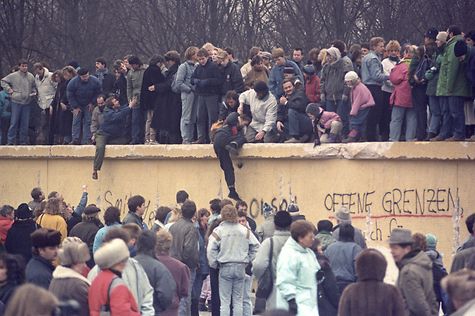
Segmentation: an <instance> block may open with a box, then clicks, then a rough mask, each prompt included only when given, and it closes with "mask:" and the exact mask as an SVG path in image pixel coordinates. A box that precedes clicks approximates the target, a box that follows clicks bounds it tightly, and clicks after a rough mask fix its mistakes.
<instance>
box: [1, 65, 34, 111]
mask: <svg viewBox="0 0 475 316" xmlns="http://www.w3.org/2000/svg"><path fill="white" fill-rule="evenodd" d="M0 84H1V85H2V88H3V90H5V91H7V92H8V90H9V89H12V90H13V93H12V94H11V95H10V98H11V101H12V102H14V103H18V104H30V103H31V101H32V98H31V94H32V93H34V92H36V91H37V90H36V83H35V77H33V75H32V74H31V73H29V72H27V73H22V72H21V71H20V70H18V71H15V72H12V73H11V74H9V75H7V76H6V77H4V78H3V79H2V80H1V81H0Z"/></svg>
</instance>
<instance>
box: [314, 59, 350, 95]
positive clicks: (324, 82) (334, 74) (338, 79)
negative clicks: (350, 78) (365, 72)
mask: <svg viewBox="0 0 475 316" xmlns="http://www.w3.org/2000/svg"><path fill="white" fill-rule="evenodd" d="M347 72H348V71H346V70H345V64H344V62H343V59H341V58H340V59H338V60H337V61H335V62H334V63H332V64H326V65H325V66H324V67H323V69H322V76H321V77H320V98H321V100H326V101H339V100H342V99H346V98H347V97H348V93H349V89H348V87H347V86H346V85H345V74H346V73H347Z"/></svg>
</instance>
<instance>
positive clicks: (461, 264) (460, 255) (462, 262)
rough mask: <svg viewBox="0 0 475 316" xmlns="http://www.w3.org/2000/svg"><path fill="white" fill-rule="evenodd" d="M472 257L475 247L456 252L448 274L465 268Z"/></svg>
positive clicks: (474, 254)
mask: <svg viewBox="0 0 475 316" xmlns="http://www.w3.org/2000/svg"><path fill="white" fill-rule="evenodd" d="M473 256H475V247H470V248H466V249H463V250H462V251H459V252H457V254H456V255H455V257H454V259H453V260H452V266H451V267H450V273H454V272H457V271H459V270H462V269H464V268H466V267H467V265H468V263H469V262H470V259H471V258H472V257H473Z"/></svg>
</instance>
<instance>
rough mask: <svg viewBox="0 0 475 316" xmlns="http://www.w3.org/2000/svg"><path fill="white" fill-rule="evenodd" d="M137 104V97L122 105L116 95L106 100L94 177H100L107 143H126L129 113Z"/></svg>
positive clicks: (99, 133) (98, 136)
mask: <svg viewBox="0 0 475 316" xmlns="http://www.w3.org/2000/svg"><path fill="white" fill-rule="evenodd" d="M136 105H137V98H133V99H132V102H130V104H129V105H124V106H121V105H120V103H119V98H118V97H117V96H116V95H114V96H111V97H109V98H107V100H106V108H105V109H104V123H102V125H101V127H100V128H99V130H98V131H97V133H96V138H95V140H96V154H95V156H94V170H93V172H92V178H93V179H94V180H97V179H98V175H97V171H99V170H101V167H102V162H103V161H104V154H105V152H106V144H126V143H127V137H126V135H125V124H126V121H127V115H128V114H129V113H130V112H131V110H132V108H134V107H135V106H136Z"/></svg>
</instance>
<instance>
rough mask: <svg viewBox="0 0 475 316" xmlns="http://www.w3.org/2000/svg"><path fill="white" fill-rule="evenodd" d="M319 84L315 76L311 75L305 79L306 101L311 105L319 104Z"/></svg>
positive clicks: (318, 79)
mask: <svg viewBox="0 0 475 316" xmlns="http://www.w3.org/2000/svg"><path fill="white" fill-rule="evenodd" d="M320 86H321V82H320V78H319V77H318V76H317V75H312V76H309V77H307V80H305V94H306V95H307V98H308V101H309V102H311V103H319V102H320V94H321V89H320Z"/></svg>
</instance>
